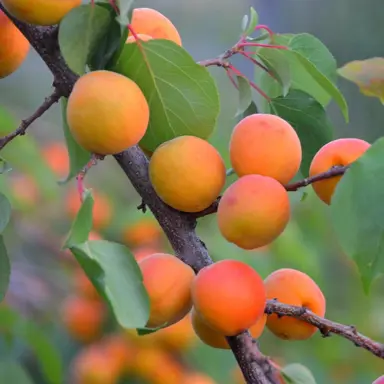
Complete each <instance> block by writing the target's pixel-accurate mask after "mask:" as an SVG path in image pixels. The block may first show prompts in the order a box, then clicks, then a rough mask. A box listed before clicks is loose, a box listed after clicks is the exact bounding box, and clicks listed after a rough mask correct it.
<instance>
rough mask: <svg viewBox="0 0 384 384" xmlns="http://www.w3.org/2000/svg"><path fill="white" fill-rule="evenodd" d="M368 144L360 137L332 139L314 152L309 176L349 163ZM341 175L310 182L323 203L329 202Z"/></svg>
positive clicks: (356, 157) (354, 159)
mask: <svg viewBox="0 0 384 384" xmlns="http://www.w3.org/2000/svg"><path fill="white" fill-rule="evenodd" d="M370 146H371V144H369V143H367V142H366V141H364V140H361V139H354V138H350V139H337V140H333V141H331V142H329V143H327V144H325V145H324V146H323V147H321V148H320V150H319V151H318V152H317V153H316V155H315V156H314V158H313V159H312V163H311V166H310V169H309V176H311V177H312V176H315V175H317V174H319V173H323V172H326V171H328V170H330V169H331V168H332V167H334V166H337V165H340V166H345V165H349V164H351V163H353V162H354V161H356V160H357V159H358V158H359V157H360V156H361V155H363V154H364V152H365V151H366V150H367V149H368V148H369V147H370ZM341 177H342V176H337V177H332V178H330V179H327V180H321V181H317V182H315V183H313V184H312V187H313V189H314V191H315V193H316V194H317V196H318V197H319V198H320V199H321V200H322V201H324V203H326V204H328V205H329V204H331V199H332V196H333V193H334V192H335V189H336V186H337V184H338V182H339V181H340V179H341Z"/></svg>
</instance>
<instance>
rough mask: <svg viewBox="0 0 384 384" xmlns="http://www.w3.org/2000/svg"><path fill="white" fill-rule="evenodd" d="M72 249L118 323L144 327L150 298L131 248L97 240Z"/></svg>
mask: <svg viewBox="0 0 384 384" xmlns="http://www.w3.org/2000/svg"><path fill="white" fill-rule="evenodd" d="M70 249H71V252H72V253H73V254H74V256H75V257H76V259H77V261H78V262H79V263H80V265H81V266H82V268H83V269H84V271H85V273H86V274H87V276H88V277H89V278H90V280H91V281H92V283H93V284H94V286H95V287H96V288H97V290H98V292H99V293H100V294H101V295H102V296H104V297H105V298H106V299H107V300H108V302H109V303H110V305H111V307H112V309H113V312H114V314H115V316H116V319H117V321H118V323H119V324H120V325H121V326H122V327H123V328H143V327H145V325H146V323H147V321H148V319H149V298H148V294H147V291H146V290H145V288H144V285H143V283H142V275H141V271H140V268H139V266H138V265H137V262H136V260H135V258H134V257H133V255H132V254H131V253H130V252H129V250H128V248H126V247H125V246H123V245H122V244H118V243H112V242H109V241H106V240H95V241H87V242H85V243H83V244H80V245H76V246H73V247H72V248H70Z"/></svg>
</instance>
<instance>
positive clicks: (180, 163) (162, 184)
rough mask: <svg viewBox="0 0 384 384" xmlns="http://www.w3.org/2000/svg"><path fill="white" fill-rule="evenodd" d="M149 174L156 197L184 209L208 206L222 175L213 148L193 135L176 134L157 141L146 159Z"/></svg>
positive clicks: (221, 160) (222, 169) (222, 171)
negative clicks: (168, 139) (149, 158)
mask: <svg viewBox="0 0 384 384" xmlns="http://www.w3.org/2000/svg"><path fill="white" fill-rule="evenodd" d="M149 176H150V179H151V182H152V184H153V188H154V189H155V191H156V192H157V194H158V195H159V197H160V198H161V199H162V200H163V201H164V202H165V203H166V204H168V205H170V206H171V207H172V208H175V209H178V210H180V211H184V212H199V211H201V210H203V209H205V208H207V207H209V206H210V205H211V204H212V203H213V201H214V200H215V199H216V198H217V197H218V195H219V193H220V191H221V189H222V188H223V187H224V183H225V177H226V175H225V166H224V161H223V159H222V158H221V156H220V154H219V152H218V151H217V150H216V148H214V147H213V146H212V145H211V144H209V143H208V142H207V141H205V140H203V139H200V138H198V137H195V136H180V137H176V138H174V139H172V140H170V141H167V142H165V143H163V144H161V145H160V146H159V147H158V148H157V149H156V150H155V152H154V153H153V155H152V157H151V160H150V162H149Z"/></svg>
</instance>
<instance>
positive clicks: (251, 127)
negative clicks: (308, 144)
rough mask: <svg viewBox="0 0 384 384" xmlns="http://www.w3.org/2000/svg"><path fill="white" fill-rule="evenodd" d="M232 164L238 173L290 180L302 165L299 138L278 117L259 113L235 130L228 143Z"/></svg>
mask: <svg viewBox="0 0 384 384" xmlns="http://www.w3.org/2000/svg"><path fill="white" fill-rule="evenodd" d="M229 153H230V158H231V163H232V167H233V169H234V170H235V172H236V173H237V174H238V175H239V176H244V175H250V174H258V175H263V176H269V177H272V178H274V179H276V180H278V181H280V183H282V184H285V183H288V182H289V181H290V180H291V179H292V178H293V177H294V176H295V175H296V173H297V171H298V170H299V168H300V163H301V157H302V151H301V143H300V139H299V137H298V136H297V133H296V131H295V130H294V129H293V128H292V126H291V125H290V124H289V123H288V122H287V121H285V120H283V119H282V118H281V117H279V116H275V115H270V114H265V113H256V114H254V115H250V116H247V117H245V118H244V119H242V120H241V121H240V122H239V123H238V124H237V125H236V126H235V128H234V129H233V132H232V136H231V139H230V143H229Z"/></svg>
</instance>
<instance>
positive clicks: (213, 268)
mask: <svg viewBox="0 0 384 384" xmlns="http://www.w3.org/2000/svg"><path fill="white" fill-rule="evenodd" d="M191 291H192V301H193V305H194V308H195V310H196V312H197V314H198V315H199V316H200V317H201V319H202V320H203V321H204V322H205V323H206V324H207V325H208V326H209V327H210V328H212V329H214V330H215V331H217V332H219V333H221V334H223V335H226V336H234V335H237V334H238V333H240V332H242V331H245V330H246V329H248V328H250V327H251V326H252V325H253V324H255V323H256V322H257V321H258V319H259V318H260V317H261V316H263V314H264V309H265V305H266V293H265V288H264V284H263V280H262V279H261V277H260V276H259V275H258V273H257V272H256V271H255V270H254V269H253V268H251V267H250V266H249V265H247V264H245V263H243V262H241V261H237V260H229V259H227V260H222V261H218V262H217V263H214V264H212V265H210V266H208V267H205V268H203V269H202V270H200V272H199V273H198V275H197V276H196V277H195V278H194V280H193V283H192V287H191Z"/></svg>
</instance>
